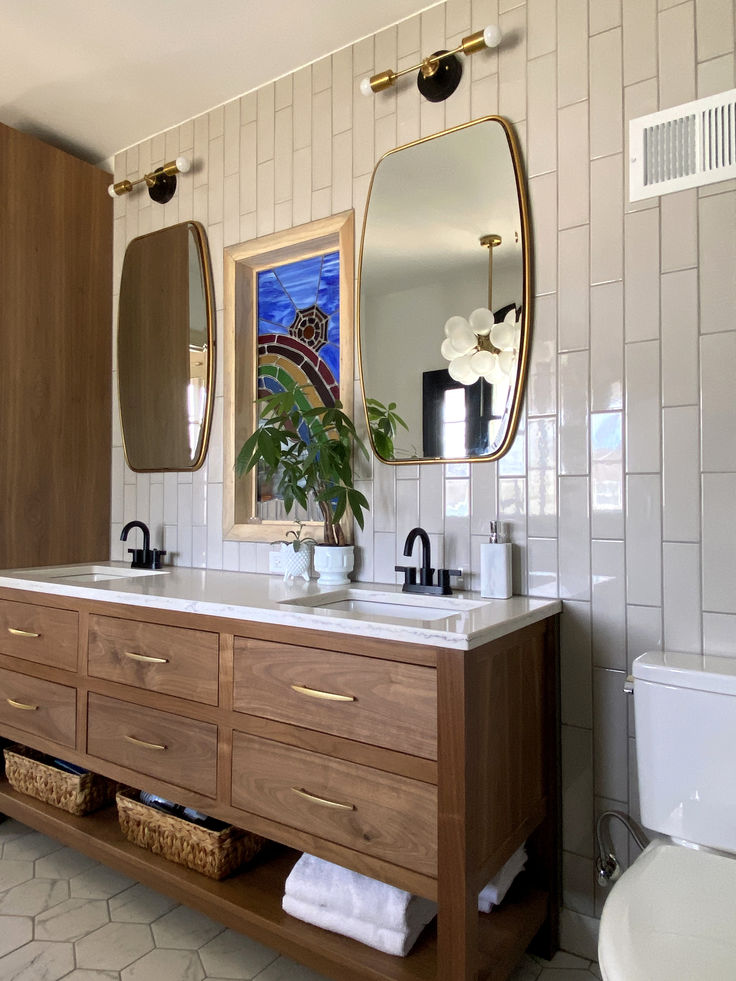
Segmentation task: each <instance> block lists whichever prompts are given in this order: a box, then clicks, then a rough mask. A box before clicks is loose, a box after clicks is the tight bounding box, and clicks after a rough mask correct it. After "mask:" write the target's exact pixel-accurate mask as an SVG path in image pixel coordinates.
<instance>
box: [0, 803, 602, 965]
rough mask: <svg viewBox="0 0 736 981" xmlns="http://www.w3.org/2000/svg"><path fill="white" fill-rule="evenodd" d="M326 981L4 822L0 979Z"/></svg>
mask: <svg viewBox="0 0 736 981" xmlns="http://www.w3.org/2000/svg"><path fill="white" fill-rule="evenodd" d="M5 978H12V979H13V981H62V979H63V981H174V979H176V981H327V979H325V978H323V977H322V975H320V974H316V973H315V972H314V971H312V970H310V969H309V968H306V967H304V966H303V965H301V964H297V963H296V962H295V961H292V960H290V959H289V958H288V957H279V956H278V954H277V953H276V951H273V950H270V949H269V948H267V947H264V946H263V945H262V944H259V943H256V942H255V941H253V940H250V939H248V938H247V937H243V936H241V935H240V934H238V933H234V932H233V931H232V930H226V929H225V928H224V927H223V926H222V925H221V924H219V923H218V922H217V921H216V920H211V919H210V918H209V917H207V916H203V915H202V914H201V913H197V912H195V911H194V910H190V909H187V907H185V906H179V905H177V904H176V903H175V902H174V901H173V900H171V899H168V898H167V897H166V896H163V895H161V894H160V893H157V892H154V891H153V890H152V889H148V888H147V887H146V886H143V885H141V884H140V883H134V882H133V880H132V879H129V878H128V877H127V876H124V875H121V874H120V873H118V872H115V871H113V870H112V869H108V868H106V867H105V866H104V865H100V864H99V863H98V862H95V861H94V860H93V859H90V858H87V857H86V856H85V855H82V854H81V853H80V852H77V851H75V850H74V849H73V848H65V847H63V846H61V845H57V843H56V842H54V841H53V840H52V839H50V838H47V837H46V836H45V835H41V834H38V833H37V832H35V831H31V829H30V828H26V827H24V826H23V825H22V824H19V823H18V822H17V821H12V820H6V821H0V981H4V979H5ZM599 978H600V972H599V970H598V965H597V964H595V962H591V961H588V960H585V959H583V958H581V957H576V956H574V955H572V954H565V953H560V954H557V955H556V956H555V958H554V959H553V960H551V961H543V960H540V959H539V958H533V957H528V956H525V957H524V958H523V959H522V961H521V963H520V964H519V966H518V968H517V969H516V971H515V972H514V974H513V975H512V976H511V979H510V981H598V979H599Z"/></svg>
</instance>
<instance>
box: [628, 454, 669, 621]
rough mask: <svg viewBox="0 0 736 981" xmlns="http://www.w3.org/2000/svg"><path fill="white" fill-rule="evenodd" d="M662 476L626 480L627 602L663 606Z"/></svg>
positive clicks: (648, 475)
mask: <svg viewBox="0 0 736 981" xmlns="http://www.w3.org/2000/svg"><path fill="white" fill-rule="evenodd" d="M660 483H661V478H660V475H659V474H630V475H629V476H628V477H627V479H626V600H627V602H628V603H635V604H638V605H641V606H660V605H661V603H662V531H661V528H662V507H661V499H660V495H661V488H660Z"/></svg>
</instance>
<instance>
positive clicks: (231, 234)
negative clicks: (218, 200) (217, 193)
mask: <svg viewBox="0 0 736 981" xmlns="http://www.w3.org/2000/svg"><path fill="white" fill-rule="evenodd" d="M222 238H223V244H224V245H234V244H235V243H236V242H239V241H240V175H239V174H228V176H227V177H226V178H225V182H224V187H223V222H222Z"/></svg>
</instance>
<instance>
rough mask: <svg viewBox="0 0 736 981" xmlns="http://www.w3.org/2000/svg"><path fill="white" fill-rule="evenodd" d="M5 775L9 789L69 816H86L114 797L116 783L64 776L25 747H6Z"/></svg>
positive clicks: (85, 776)
mask: <svg viewBox="0 0 736 981" xmlns="http://www.w3.org/2000/svg"><path fill="white" fill-rule="evenodd" d="M3 755H4V756H5V775H6V777H7V778H8V783H9V784H10V786H11V787H13V788H14V789H15V790H17V791H18V792H19V793H21V794H28V796H29V797H35V798H37V799H38V800H42V801H44V803H46V804H53V805H54V807H59V808H61V809H62V810H63V811H68V812H69V813H70V814H76V815H82V814H89V813H90V812H91V811H96V810H97V809H98V808H100V807H103V806H104V805H105V804H107V803H108V802H109V801H111V800H112V799H113V797H114V796H115V789H116V787H117V784H116V783H115V782H114V781H113V780H108V779H107V777H101V776H99V775H98V774H96V773H82V774H76V773H67V772H66V770H60V769H59V768H58V767H56V766H54V764H53V762H51V757H49V756H46V755H45V754H44V753H39V752H37V751H36V750H35V749H27V748H26V747H25V746H6V747H5V749H4V750H3Z"/></svg>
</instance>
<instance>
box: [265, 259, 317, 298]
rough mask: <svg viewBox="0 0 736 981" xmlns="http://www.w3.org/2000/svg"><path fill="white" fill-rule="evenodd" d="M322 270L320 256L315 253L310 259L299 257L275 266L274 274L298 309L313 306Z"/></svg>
mask: <svg viewBox="0 0 736 981" xmlns="http://www.w3.org/2000/svg"><path fill="white" fill-rule="evenodd" d="M321 270H322V256H321V255H316V256H313V257H312V258H311V259H300V260H299V261H298V262H290V263H289V264H288V265H284V266H277V267H276V269H275V272H276V275H277V276H278V278H279V280H280V281H281V285H282V287H283V289H284V292H286V293H287V294H288V295H289V296H290V297H291V299H292V300H293V302H294V304H295V306H297V307H298V308H299V309H300V310H303V309H305V308H306V307H311V306H314V304H315V302H316V300H317V289H318V287H319V282H320V272H321Z"/></svg>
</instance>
